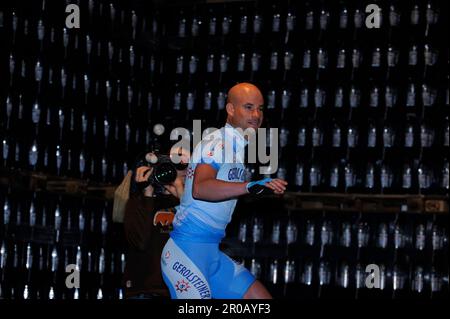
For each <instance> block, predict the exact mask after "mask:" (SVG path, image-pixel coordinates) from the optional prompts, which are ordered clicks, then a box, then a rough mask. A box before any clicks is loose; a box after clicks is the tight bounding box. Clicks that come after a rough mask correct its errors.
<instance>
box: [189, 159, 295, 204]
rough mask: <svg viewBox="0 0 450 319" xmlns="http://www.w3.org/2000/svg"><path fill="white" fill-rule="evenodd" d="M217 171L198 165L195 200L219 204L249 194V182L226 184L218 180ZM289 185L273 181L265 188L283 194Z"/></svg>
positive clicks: (194, 191)
mask: <svg viewBox="0 0 450 319" xmlns="http://www.w3.org/2000/svg"><path fill="white" fill-rule="evenodd" d="M216 177H217V171H216V170H215V169H214V168H213V167H212V166H211V165H209V164H198V165H197V167H196V169H195V172H194V181H193V186H192V197H194V198H195V199H200V200H205V201H212V202H219V201H223V200H227V199H230V198H234V197H238V196H241V195H244V194H248V191H247V184H248V183H247V182H237V183H235V182H225V181H221V180H218V179H216ZM286 185H287V183H286V182H285V181H283V180H280V179H273V180H272V181H271V182H268V183H266V184H265V185H264V186H266V187H268V188H270V189H272V190H273V191H274V193H275V194H282V193H284V191H285V190H286V187H285V186H286Z"/></svg>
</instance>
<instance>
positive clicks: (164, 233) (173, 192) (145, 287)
mask: <svg viewBox="0 0 450 319" xmlns="http://www.w3.org/2000/svg"><path fill="white" fill-rule="evenodd" d="M154 155H155V154H154V153H147V154H146V156H145V160H144V161H138V163H137V164H136V169H134V170H133V177H132V182H131V189H130V197H129V199H128V202H127V204H126V207H125V216H124V227H125V236H126V239H127V242H128V248H129V249H128V254H127V263H126V267H125V274H124V278H123V281H124V287H125V298H131V299H150V298H161V297H168V296H169V292H168V290H167V287H166V285H165V284H164V282H163V279H162V275H161V267H160V258H161V251H162V248H163V247H164V245H165V243H166V242H167V240H168V238H169V230H170V227H171V223H172V220H173V217H174V213H173V211H174V207H175V206H177V205H178V204H179V202H180V198H181V196H182V194H183V191H184V178H185V173H186V167H187V164H185V163H187V162H188V161H189V156H188V155H186V156H184V155H183V156H181V161H182V162H181V165H180V164H179V165H178V166H174V167H175V168H176V175H173V176H172V178H174V181H172V182H170V183H164V184H162V183H157V182H156V181H155V178H154V176H155V174H157V173H155V170H157V169H158V167H157V166H154V165H153V164H152V163H151V161H150V160H149V158H150V157H152V156H154ZM171 173H172V174H173V173H175V172H174V170H172V172H171ZM166 182H167V181H166Z"/></svg>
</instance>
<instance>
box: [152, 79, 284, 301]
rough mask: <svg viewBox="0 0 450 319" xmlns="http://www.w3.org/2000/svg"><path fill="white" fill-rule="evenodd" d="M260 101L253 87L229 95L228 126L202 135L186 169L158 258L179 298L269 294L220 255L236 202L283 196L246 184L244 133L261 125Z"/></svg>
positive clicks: (278, 189)
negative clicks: (268, 194)
mask: <svg viewBox="0 0 450 319" xmlns="http://www.w3.org/2000/svg"><path fill="white" fill-rule="evenodd" d="M263 105H264V99H263V97H262V94H261V92H260V90H259V89H258V88H257V87H256V86H255V85H253V84H250V83H241V84H237V85H235V86H233V87H232V88H231V89H230V90H229V92H228V100H227V105H226V111H227V122H226V124H225V126H224V127H222V128H221V129H219V130H216V131H214V132H212V133H211V134H208V135H207V136H205V138H204V139H203V140H202V141H201V143H199V144H198V145H197V146H196V148H195V150H194V152H193V155H192V159H191V163H190V164H189V167H188V169H187V173H186V180H185V192H184V194H183V197H182V199H181V204H180V206H179V209H178V210H177V213H176V215H175V219H174V221H173V231H172V232H171V234H170V239H169V240H168V242H167V244H166V245H165V247H164V249H163V252H162V255H161V269H162V273H163V279H164V282H165V283H166V285H167V286H168V288H169V291H170V294H171V297H172V298H177V299H210V298H217V299H229V298H232V299H241V298H244V299H269V298H271V295H270V293H269V292H268V291H267V289H266V288H265V287H264V286H263V285H262V284H261V282H259V281H258V280H256V278H255V277H254V276H253V275H252V274H251V273H250V272H249V271H248V270H247V269H246V268H244V267H243V266H242V265H241V264H238V263H236V262H235V261H234V260H233V259H231V258H230V257H228V256H227V255H225V254H224V253H223V252H221V251H220V250H219V244H220V241H221V240H222V239H223V237H225V228H226V227H227V225H228V223H229V222H230V221H231V217H232V214H233V211H234V208H235V206H236V202H237V197H239V196H241V195H245V194H248V193H253V194H259V193H261V190H262V189H271V191H272V192H274V193H275V194H282V193H283V192H284V191H285V189H286V185H287V183H286V182H285V181H283V180H281V179H270V178H266V179H263V180H260V181H253V182H246V181H245V166H244V149H245V147H246V145H247V143H248V141H247V140H248V138H247V137H248V136H247V135H246V134H244V131H245V130H247V129H248V131H246V133H248V132H249V131H251V133H252V134H255V133H256V132H255V130H257V129H258V128H259V127H260V126H261V123H262V120H263Z"/></svg>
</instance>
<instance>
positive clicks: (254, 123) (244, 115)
mask: <svg viewBox="0 0 450 319" xmlns="http://www.w3.org/2000/svg"><path fill="white" fill-rule="evenodd" d="M232 104H233V108H232V109H233V111H232V114H230V115H231V119H232V122H233V123H232V124H233V125H234V126H235V127H240V128H241V129H243V130H246V129H247V128H253V129H255V130H257V129H258V128H259V127H261V124H262V121H263V117H264V116H263V110H264V99H263V97H262V96H261V94H260V93H255V94H251V95H246V96H243V97H239V98H238V99H236V101H235V102H234V103H232Z"/></svg>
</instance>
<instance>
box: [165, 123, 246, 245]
mask: <svg viewBox="0 0 450 319" xmlns="http://www.w3.org/2000/svg"><path fill="white" fill-rule="evenodd" d="M246 143H247V141H246V140H245V138H244V136H243V135H242V134H241V133H240V132H239V131H238V130H236V129H235V128H233V127H232V126H231V125H229V124H226V125H225V126H224V127H222V128H221V129H219V130H216V131H214V132H212V133H210V134H208V135H207V136H205V138H204V139H203V140H202V141H201V142H200V143H199V144H198V145H197V146H196V147H195V149H194V152H193V154H192V158H191V162H190V164H189V166H188V168H187V173H186V180H185V189H184V194H183V197H182V199H181V203H180V206H179V207H178V209H177V213H176V215H175V219H174V221H173V231H172V233H171V235H170V236H171V237H172V238H174V239H183V240H188V241H193V242H205V243H208V242H211V243H212V242H220V240H221V239H222V238H223V237H224V236H225V228H226V227H227V225H228V223H229V222H230V221H231V217H232V215H233V211H234V208H235V206H236V202H237V199H229V200H224V201H220V202H209V201H204V200H199V199H194V198H193V197H192V186H193V181H194V172H195V169H196V167H197V165H198V164H199V163H207V164H209V165H211V166H212V167H213V168H214V169H215V170H216V171H217V177H216V178H217V179H218V180H222V181H226V182H244V181H245V179H246V178H245V175H246V173H245V166H244V164H243V163H244V148H245V146H246Z"/></svg>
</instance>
